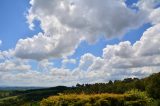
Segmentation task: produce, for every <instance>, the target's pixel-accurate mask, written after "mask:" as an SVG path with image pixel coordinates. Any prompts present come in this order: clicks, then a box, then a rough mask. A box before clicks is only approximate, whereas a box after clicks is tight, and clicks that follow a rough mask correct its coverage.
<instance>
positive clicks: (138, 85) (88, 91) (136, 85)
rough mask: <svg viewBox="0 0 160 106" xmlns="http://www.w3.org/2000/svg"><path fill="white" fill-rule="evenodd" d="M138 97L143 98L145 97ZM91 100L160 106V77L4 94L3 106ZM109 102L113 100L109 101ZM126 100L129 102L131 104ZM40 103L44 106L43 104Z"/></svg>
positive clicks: (0, 100) (0, 94) (0, 103)
mask: <svg viewBox="0 0 160 106" xmlns="http://www.w3.org/2000/svg"><path fill="white" fill-rule="evenodd" d="M134 91H135V92H134ZM127 92H132V94H131V95H132V96H131V95H130V94H128V93H127ZM137 92H138V93H137ZM59 94H60V95H59ZM137 94H138V95H137ZM139 94H142V95H143V96H142V95H139ZM55 95H57V96H55ZM58 95H59V96H58ZM78 95H79V96H78ZM82 95H83V96H82ZM104 95H105V96H104ZM108 95H109V96H108ZM135 95H136V96H135ZM106 96H107V99H106ZM48 97H49V98H48ZM91 97H95V98H99V99H95V98H93V99H95V100H99V102H100V101H101V100H102V101H105V100H107V101H108V103H111V101H110V99H112V98H114V97H116V101H119V100H120V101H121V100H123V103H124V104H126V103H128V102H129V103H130V102H131V101H132V102H134V103H135V102H136V103H137V101H142V100H141V99H142V98H141V97H144V98H152V99H150V100H152V102H154V104H156V105H155V106H159V105H160V73H156V74H152V75H150V76H149V77H146V78H143V79H138V78H127V79H124V80H122V81H120V80H116V81H109V82H108V83H95V84H77V85H76V86H75V87H65V86H57V87H52V88H44V89H33V90H1V91H0V106H11V104H12V106H21V105H24V106H30V105H31V104H32V105H33V106H39V105H40V103H41V104H44V103H52V104H53V103H54V101H55V98H56V102H57V103H60V102H61V100H60V99H59V98H61V99H62V98H63V100H64V101H66V102H67V101H68V98H69V100H71V101H72V99H73V100H74V99H76V98H78V100H80V101H86V100H84V99H85V98H91ZM104 97H105V98H104ZM119 97H120V98H119ZM121 97H122V98H121ZM139 97H140V98H139ZM45 98H48V99H45ZM80 98H81V99H80ZM108 98H110V99H109V100H108ZM126 98H130V99H129V101H128V99H126ZM144 98H143V101H144V100H146V99H144ZM41 100H42V102H40V101H41ZM87 100H88V99H87ZM89 100H90V99H89ZM113 100H114V99H113ZM147 100H148V99H147ZM95 102H98V101H95ZM118 103H119V102H118ZM138 103H139V102H138ZM140 103H141V102H140ZM145 103H148V102H147V101H145ZM42 106H43V105H42ZM46 106H48V105H46ZM51 106H52V105H51ZM53 106H54V105H53ZM98 106H99V105H98ZM117 106H119V105H117ZM131 106H132V105H131ZM136 106H137V105H136ZM140 106H141V105H140Z"/></svg>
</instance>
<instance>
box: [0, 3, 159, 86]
mask: <svg viewBox="0 0 160 106" xmlns="http://www.w3.org/2000/svg"><path fill="white" fill-rule="evenodd" d="M0 14H1V16H0V86H44V87H51V86H58V85H65V86H74V85H76V84H77V83H80V84H83V83H98V82H108V81H109V80H112V81H114V80H121V79H124V78H129V77H131V78H134V77H137V78H143V77H146V76H148V75H151V74H152V73H156V72H160V46H159V45H160V30H159V29H160V18H159V17H160V1H159V0H101V1H99V0H65V1H64V0H47V1H45V0H14V1H13V0H1V3H0Z"/></svg>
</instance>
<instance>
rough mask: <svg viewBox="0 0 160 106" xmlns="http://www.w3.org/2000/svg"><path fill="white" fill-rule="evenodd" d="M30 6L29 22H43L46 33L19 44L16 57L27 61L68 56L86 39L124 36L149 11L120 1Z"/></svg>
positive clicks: (52, 0)
mask: <svg viewBox="0 0 160 106" xmlns="http://www.w3.org/2000/svg"><path fill="white" fill-rule="evenodd" d="M30 4H31V8H30V9H29V10H28V15H27V16H26V17H27V19H28V23H29V24H30V27H32V26H34V25H33V22H34V20H38V21H40V27H41V29H42V30H43V32H44V33H43V34H42V33H39V34H38V35H35V36H33V37H32V38H26V39H21V40H19V41H18V43H17V45H16V48H15V55H16V56H17V57H20V58H24V59H25V58H26V59H35V60H42V59H47V58H61V57H66V56H68V55H72V54H73V53H74V51H75V49H76V48H77V46H78V45H79V43H80V42H81V41H82V40H86V41H88V42H89V43H94V42H96V41H97V40H98V39H99V38H100V36H105V37H106V38H107V39H108V38H115V37H121V36H123V35H124V34H125V33H126V32H127V31H128V30H129V29H133V28H137V27H139V26H141V25H142V24H143V23H144V22H145V19H146V14H145V12H141V11H138V12H135V11H133V10H131V9H129V8H127V6H126V4H125V3H124V1H117V0H112V1H110V0H102V1H101V2H99V1H98V0H92V1H90V0H75V1H74V0H73V1H72V0H66V1H64V0H58V1H56V0H49V1H43V0H31V1H30ZM110 4H112V6H111V5H110ZM128 17H130V18H128Z"/></svg>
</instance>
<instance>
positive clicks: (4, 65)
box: [0, 59, 31, 72]
mask: <svg viewBox="0 0 160 106" xmlns="http://www.w3.org/2000/svg"><path fill="white" fill-rule="evenodd" d="M30 69H31V66H30V65H29V64H26V63H25V62H23V61H22V60H15V59H14V60H5V61H4V62H1V63H0V72H12V71H28V70H30Z"/></svg>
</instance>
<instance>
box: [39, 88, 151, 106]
mask: <svg viewBox="0 0 160 106" xmlns="http://www.w3.org/2000/svg"><path fill="white" fill-rule="evenodd" d="M151 104H152V99H151V98H149V97H148V96H147V94H146V93H145V92H141V91H138V90H132V91H129V92H127V93H125V94H111V93H110V94H107V93H103V94H90V95H86V94H80V95H77V94H68V95H59V96H52V97H49V98H48V99H43V100H42V101H41V103H40V105H41V106H149V105H151Z"/></svg>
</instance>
